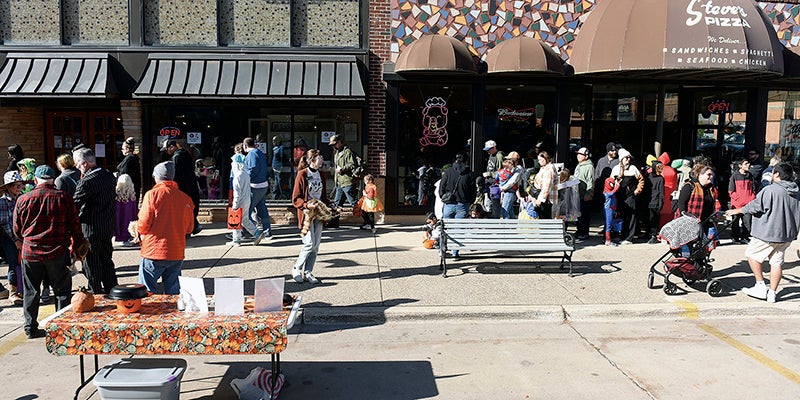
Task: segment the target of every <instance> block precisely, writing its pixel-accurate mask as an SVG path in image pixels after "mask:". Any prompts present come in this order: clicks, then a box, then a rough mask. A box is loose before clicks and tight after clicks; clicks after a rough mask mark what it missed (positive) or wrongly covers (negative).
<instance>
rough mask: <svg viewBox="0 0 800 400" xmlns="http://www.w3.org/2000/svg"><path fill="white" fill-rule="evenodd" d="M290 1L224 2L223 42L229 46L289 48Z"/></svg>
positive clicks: (221, 8) (236, 0)
mask: <svg viewBox="0 0 800 400" xmlns="http://www.w3.org/2000/svg"><path fill="white" fill-rule="evenodd" d="M290 12H291V9H290V4H289V0H221V1H220V10H219V20H220V26H219V29H220V40H221V41H222V44H224V45H228V46H277V47H288V46H289V45H290V41H289V17H290Z"/></svg>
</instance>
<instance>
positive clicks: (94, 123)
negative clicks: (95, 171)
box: [37, 111, 125, 171]
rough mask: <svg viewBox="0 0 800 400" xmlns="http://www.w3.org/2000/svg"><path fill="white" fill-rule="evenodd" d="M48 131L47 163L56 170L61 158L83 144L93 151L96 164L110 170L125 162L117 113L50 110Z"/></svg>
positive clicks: (120, 125)
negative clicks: (58, 160) (122, 161)
mask: <svg viewBox="0 0 800 400" xmlns="http://www.w3.org/2000/svg"><path fill="white" fill-rule="evenodd" d="M46 129H47V164H48V165H50V166H52V167H54V168H55V165H56V164H55V161H56V158H57V157H58V156H60V155H61V154H64V153H70V152H71V151H72V149H73V148H74V147H76V146H77V145H79V144H81V143H85V144H86V145H87V146H89V147H90V148H91V149H92V150H94V152H95V156H96V158H97V165H99V166H101V167H103V168H106V169H108V170H110V171H115V170H116V168H117V164H118V163H119V162H120V161H121V160H122V142H123V141H124V140H125V133H124V132H123V130H122V115H121V114H120V112H118V111H100V112H85V111H51V112H48V113H47V114H46ZM37 161H39V160H37ZM39 164H41V162H40V161H39Z"/></svg>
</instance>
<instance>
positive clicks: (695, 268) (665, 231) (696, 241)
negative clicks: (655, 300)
mask: <svg viewBox="0 0 800 400" xmlns="http://www.w3.org/2000/svg"><path fill="white" fill-rule="evenodd" d="M720 222H724V224H723V225H722V226H721V227H720V229H722V230H724V229H725V228H727V227H728V226H729V225H730V222H729V221H727V220H725V214H723V213H722V212H716V213H714V214H712V215H711V216H710V217H708V219H706V220H705V221H702V222H701V221H699V220H698V219H697V218H696V217H694V216H692V215H683V216H680V217H678V218H676V219H674V220H672V221H670V222H669V223H667V224H666V225H664V227H663V228H661V231H660V232H659V234H658V237H659V238H660V239H662V240H664V241H665V242H666V243H667V244H668V245H669V250H668V251H667V252H666V253H664V255H663V256H661V258H659V259H658V260H656V262H655V263H653V265H652V266H650V273H649V274H648V275H647V287H648V288H650V289H653V288H654V287H655V286H654V281H655V276H656V274H658V275H659V276H663V277H664V287H663V289H664V293H666V294H668V295H673V294H675V293H676V292H677V291H678V285H676V284H674V283H672V282H670V280H669V278H670V276H677V277H679V278H681V279H682V280H683V282H684V283H685V284H686V285H688V286H692V285H694V284H695V283H696V282H697V281H705V282H707V283H706V285H705V291H706V293H708V294H709V295H710V296H718V295H719V294H720V293H722V282H720V281H719V280H717V279H713V278H711V270H712V266H711V263H712V262H714V259H713V258H711V252H712V251H713V250H714V249H715V248H716V247H717V244H718V243H719V240H718V234H717V229H716V227H717V224H719V223H720ZM705 223H713V227H712V228H709V230H708V235H705V234H703V229H702V226H703V225H704V224H705ZM659 263H661V264H663V268H664V273H661V272H660V271H658V268H656V266H657V265H658V264H659Z"/></svg>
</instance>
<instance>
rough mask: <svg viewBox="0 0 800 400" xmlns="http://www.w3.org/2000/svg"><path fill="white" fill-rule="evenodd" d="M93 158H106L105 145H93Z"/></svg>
mask: <svg viewBox="0 0 800 400" xmlns="http://www.w3.org/2000/svg"><path fill="white" fill-rule="evenodd" d="M94 156H95V157H97V158H102V157H105V156H106V145H105V143H98V144H96V145H94Z"/></svg>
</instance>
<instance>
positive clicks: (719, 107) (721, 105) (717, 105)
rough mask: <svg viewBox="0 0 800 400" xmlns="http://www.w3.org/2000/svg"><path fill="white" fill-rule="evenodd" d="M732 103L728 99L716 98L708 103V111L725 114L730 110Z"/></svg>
mask: <svg viewBox="0 0 800 400" xmlns="http://www.w3.org/2000/svg"><path fill="white" fill-rule="evenodd" d="M730 108H731V103H729V102H728V100H714V101H712V102H711V103H709V104H708V107H707V109H708V112H710V113H712V114H724V113H726V112H728V111H730Z"/></svg>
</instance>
